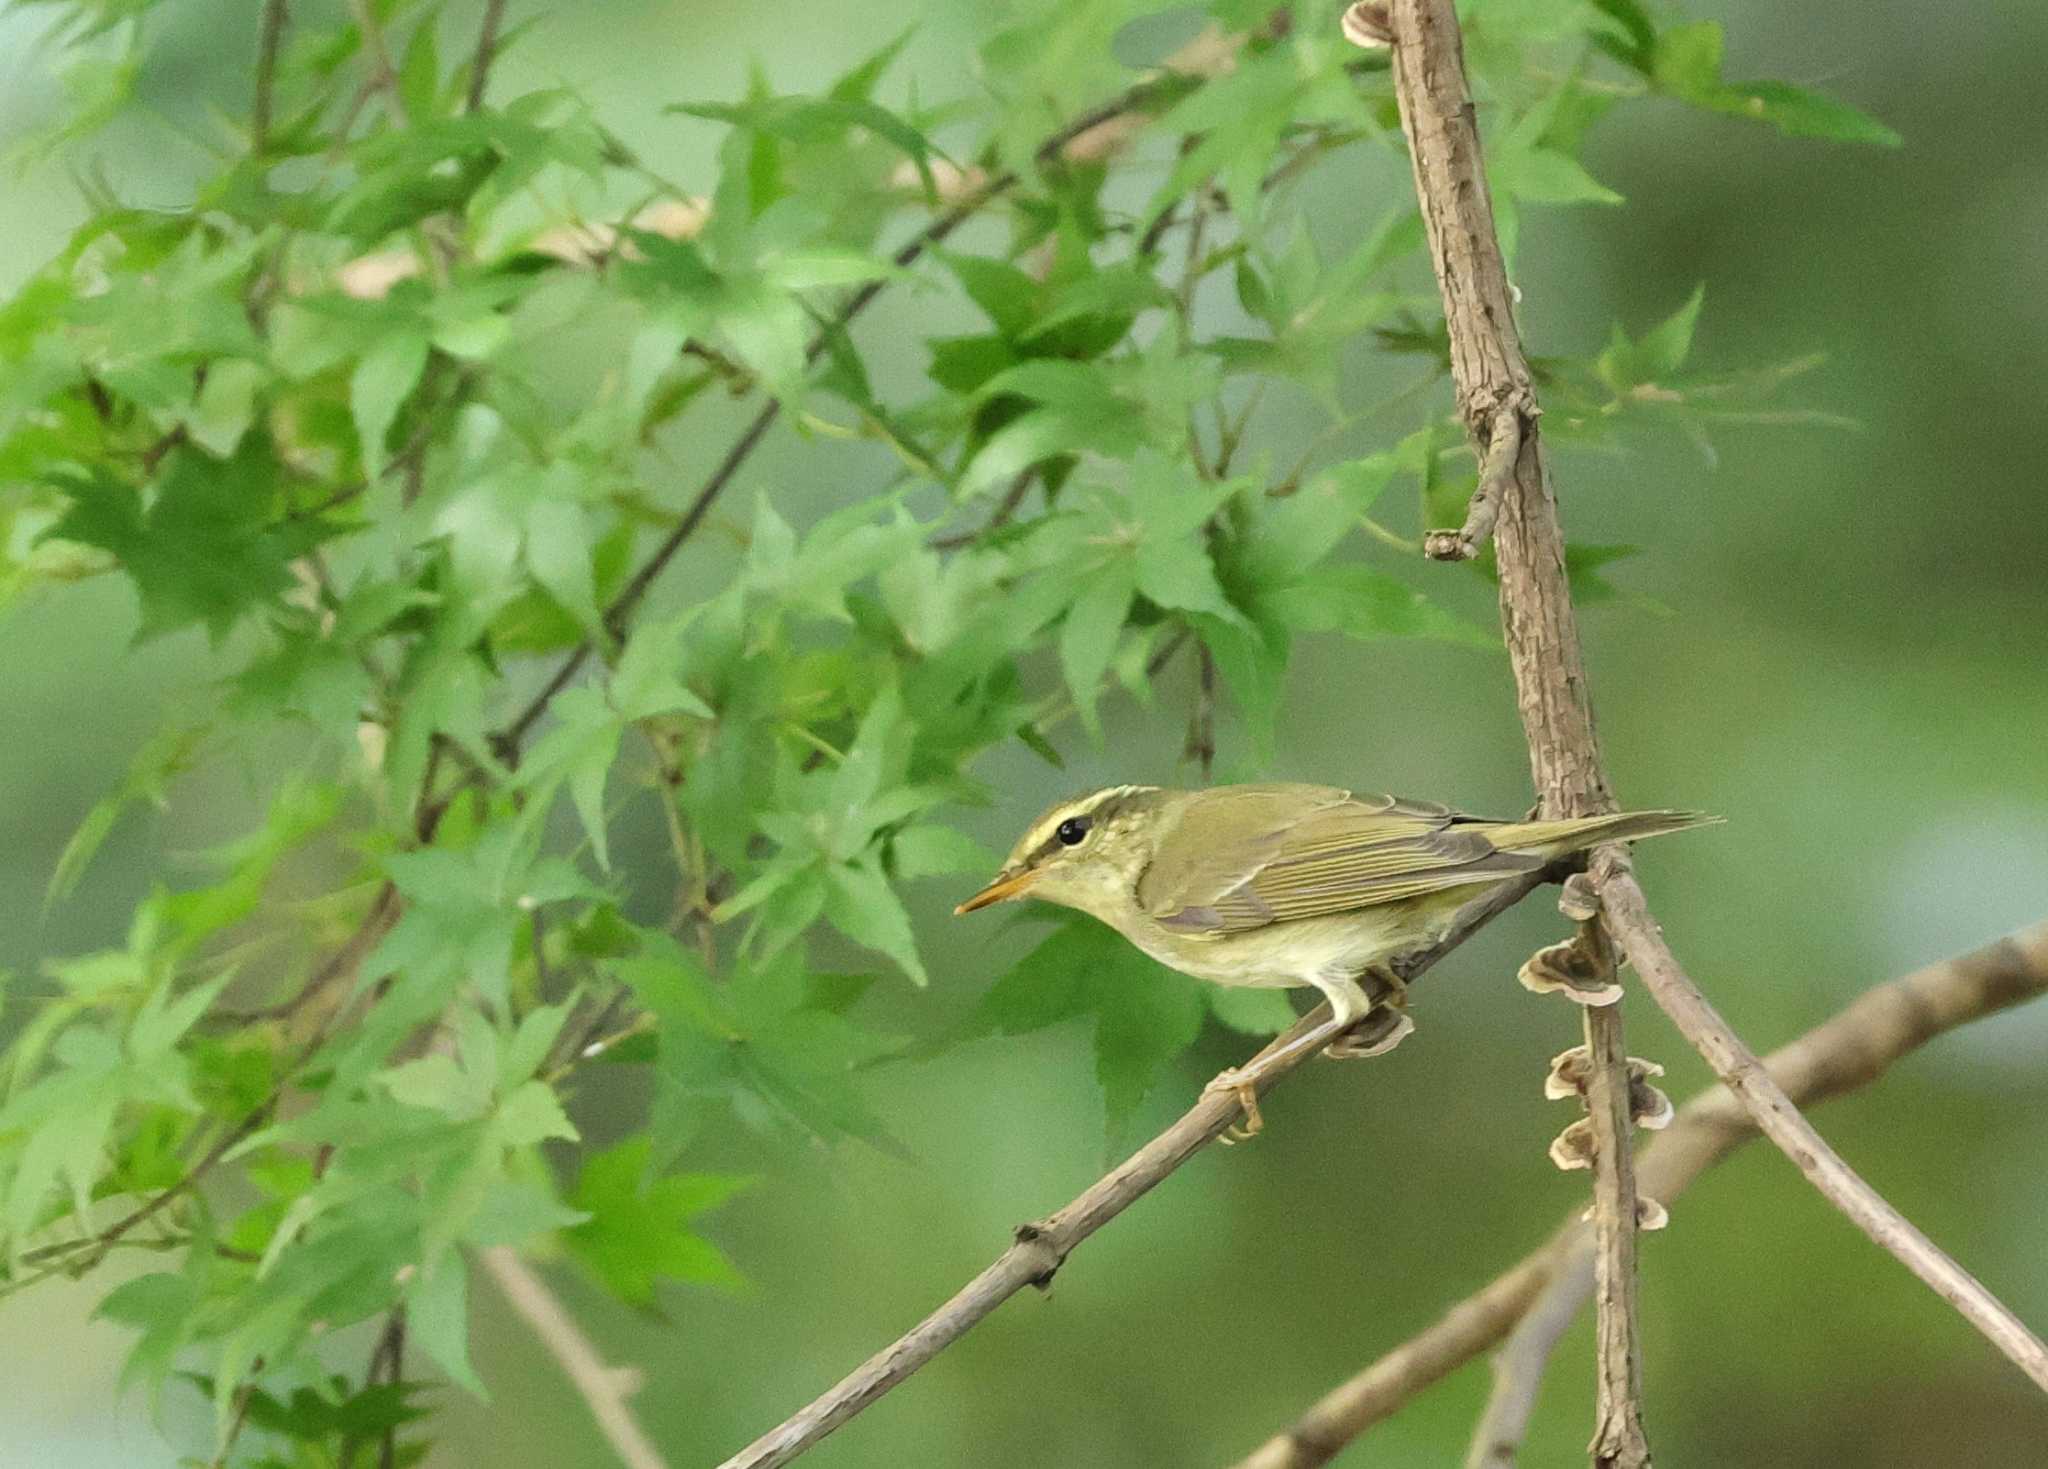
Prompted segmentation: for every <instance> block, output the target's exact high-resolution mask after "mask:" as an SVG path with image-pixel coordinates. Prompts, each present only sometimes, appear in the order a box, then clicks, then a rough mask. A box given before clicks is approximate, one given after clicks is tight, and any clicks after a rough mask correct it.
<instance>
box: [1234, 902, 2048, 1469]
mask: <svg viewBox="0 0 2048 1469" xmlns="http://www.w3.org/2000/svg"><path fill="white" fill-rule="evenodd" d="M2044 995H2048V922H2043V923H2037V924H2034V925H2033V926H2032V927H2030V928H2025V929H2022V930H2020V931H2019V932H2017V933H2014V934H2011V935H2008V936H2007V937H2005V938H2001V939H1997V940H1994V941H1993V942H1991V943H1989V944H1986V945H1984V946H1983V947H1982V948H1979V949H1975V950H1972V951H1971V952H1970V953H1967V954H1962V955H1959V956H1957V957H1956V958H1953V959H1945V960H1942V961H1941V962H1940V963H1937V964H1931V965H1929V966H1928V967H1926V968H1925V969H1920V970H1916V971H1915V972H1913V973H1911V974H1908V975H1906V976H1904V977H1903V978H1900V979H1894V980H1891V981H1889V982H1888V983H1885V984H1881V985H1878V986H1877V987H1876V988H1874V989H1871V990H1868V991H1866V992H1865V993H1864V994H1862V995H1861V996H1859V997H1858V998H1857V999H1856V1000H1855V1001H1853V1002H1852V1003H1851V1004H1849V1005H1848V1006H1847V1007H1846V1008H1844V1009H1843V1010H1841V1011H1840V1012H1839V1013H1837V1014H1836V1015H1834V1016H1832V1017H1830V1018H1829V1019H1827V1020H1825V1021H1823V1022H1822V1023H1821V1024H1819V1025H1817V1026H1815V1027H1814V1028H1813V1029H1812V1030H1809V1031H1807V1032H1806V1033H1805V1034H1804V1035H1802V1036H1800V1037H1799V1038H1798V1039H1797V1040H1795V1041H1792V1042H1791V1043H1790V1044H1788V1045H1786V1046H1783V1047H1781V1048H1780V1049H1778V1050H1776V1051H1774V1052H1772V1053H1771V1055H1770V1056H1769V1057H1768V1058H1767V1059H1766V1060H1765V1061H1764V1063H1763V1068H1764V1071H1765V1072H1766V1073H1767V1074H1768V1075H1769V1076H1770V1078H1771V1080H1772V1081H1773V1082H1775V1083H1776V1084H1777V1085H1778V1086H1780V1087H1782V1088H1783V1089H1784V1091H1785V1094H1786V1095H1787V1096H1788V1097H1790V1098H1792V1099H1793V1100H1794V1101H1796V1102H1799V1103H1803V1104H1805V1105H1809V1106H1811V1105H1814V1104H1817V1103H1822V1102H1827V1101H1830V1100H1832V1099H1834V1098H1835V1097H1839V1096H1842V1095H1844V1094H1846V1093H1848V1092H1852V1091H1855V1090H1857V1089H1858V1088H1859V1087H1864V1086H1868V1085H1869V1084H1870V1083H1872V1082H1874V1081H1876V1080H1877V1079H1878V1078H1879V1077H1881V1076H1883V1075H1884V1073H1885V1072H1886V1071H1887V1070H1889V1069H1890V1068H1891V1066H1892V1065H1893V1064H1894V1063H1895V1062H1897V1061H1899V1060H1900V1059H1901V1058H1902V1057H1905V1056H1907V1055H1910V1054H1911V1053H1912V1052H1914V1051H1916V1050H1918V1049H1919V1048H1920V1047H1921V1046H1924V1045H1926V1044H1927V1043H1928V1042H1929V1041H1931V1040H1933V1039H1935V1038H1936V1037H1937V1036H1941V1035H1945V1034H1946V1033H1948V1032H1949V1031H1951V1030H1954V1029H1955V1028H1957V1027H1958V1026H1961V1025H1967V1024H1969V1023H1970V1022H1972V1021H1976V1020H1983V1019H1985V1018H1987V1017H1989V1016H1992V1015H1996V1014H1998V1013H1999V1012H2001V1011H2003V1010H2007V1009H2010V1008H2011V1007H2013V1006H2014V1005H2018V1004H2022V1003H2024V1002H2026V1001H2028V1000H2034V999H2039V998H2041V997H2042V996H2044ZM1756 1135H1757V1134H1756V1123H1755V1120H1754V1118H1753V1117H1752V1116H1751V1114H1750V1113H1749V1111H1748V1110H1747V1109H1746V1108H1745V1107H1744V1106H1743V1105H1742V1104H1741V1103H1739V1102H1737V1101H1736V1099H1735V1097H1734V1096H1733V1095H1732V1094H1731V1093H1730V1092H1729V1090H1728V1088H1726V1087H1725V1086H1716V1087H1711V1088H1709V1089H1708V1090H1706V1091H1704V1092H1702V1093H1700V1094H1699V1095H1698V1096H1696V1097H1694V1098H1693V1099H1692V1100H1691V1101H1689V1102H1687V1103H1686V1104H1685V1106H1683V1107H1681V1108H1680V1109H1679V1112H1678V1117H1677V1119H1676V1120H1675V1121H1674V1122H1673V1123H1672V1124H1671V1126H1670V1127H1669V1128H1668V1129H1667V1130H1666V1131H1664V1132H1663V1133H1661V1134H1659V1135H1658V1137H1657V1139H1656V1140H1655V1141H1654V1142H1652V1143H1651V1144H1650V1145H1649V1146H1648V1147H1647V1148H1645V1149H1644V1150H1643V1154H1642V1157H1641V1158H1639V1159H1638V1160H1637V1164H1636V1179H1637V1183H1638V1186H1639V1187H1640V1189H1641V1191H1642V1192H1643V1194H1644V1195H1646V1196H1647V1197H1650V1198H1654V1199H1657V1200H1659V1201H1660V1202H1663V1203H1666V1204H1669V1203H1670V1202H1671V1201H1673V1200H1675V1199H1677V1198H1678V1197H1679V1196H1680V1195H1681V1194H1683V1193H1684V1192H1685V1191H1686V1189H1687V1188H1689V1187H1690V1186H1691V1185H1692V1183H1693V1181H1694V1180H1695V1179H1697V1178H1698V1177H1699V1176H1700V1175H1701V1174H1703V1173H1705V1172H1706V1171H1707V1170H1708V1169H1709V1168H1712V1167H1713V1166H1714V1165H1715V1164H1716V1163H1719V1162H1720V1161H1721V1160H1722V1159H1723V1158H1725V1157H1727V1156H1728V1155H1729V1154H1730V1153H1732V1152H1734V1151H1735V1150H1736V1149H1737V1148H1739V1147H1741V1146H1742V1145H1743V1144H1744V1143H1747V1142H1749V1141H1750V1140H1751V1139H1752V1138H1754V1137H1755V1136H1756ZM1592 1265H1593V1240H1592V1234H1591V1232H1590V1231H1589V1230H1588V1229H1587V1228H1586V1226H1585V1225H1584V1224H1583V1223H1581V1222H1580V1221H1579V1220H1578V1219H1577V1218H1576V1217H1574V1218H1572V1219H1568V1220H1567V1221H1566V1222H1565V1223H1564V1225H1563V1226H1562V1227H1561V1228H1560V1229H1559V1230H1558V1231H1557V1232H1556V1233H1555V1234H1554V1235H1553V1236H1552V1237H1551V1239H1550V1240H1549V1242H1548V1243H1546V1244H1544V1245H1542V1246H1540V1247H1539V1248H1538V1249H1536V1250H1535V1251H1533V1252H1532V1253H1531V1254H1529V1255H1528V1256H1526V1257H1525V1258H1523V1259H1522V1260H1520V1261H1518V1262H1517V1263H1516V1264H1515V1265H1513V1266H1512V1267H1510V1268H1509V1269H1508V1270H1506V1271H1505V1272H1503V1273H1502V1274H1501V1275H1499V1276H1498V1277H1496V1278H1495V1279H1494V1280H1493V1281H1491V1282H1489V1283H1488V1284H1487V1285H1485V1286H1484V1287H1482V1288H1481V1289H1480V1290H1479V1291H1477V1292H1475V1293H1474V1294H1473V1295H1471V1296H1469V1297H1467V1298H1466V1299H1465V1300H1463V1301H1460V1302H1459V1303H1458V1304H1457V1305H1455V1306H1453V1307H1452V1308H1451V1309H1450V1310H1449V1311H1448V1312H1446V1313H1445V1314H1444V1316H1443V1317H1442V1318H1441V1319H1440V1320H1438V1321H1437V1322H1436V1323H1435V1324H1434V1325H1432V1326H1429V1327H1427V1328H1426V1329H1424V1330H1423V1331H1421V1332H1419V1333H1418V1334H1416V1335H1415V1336H1413V1337H1411V1338H1410V1339H1409V1340H1407V1341H1406V1342H1403V1343H1402V1344H1401V1345H1400V1346H1398V1347H1396V1348H1394V1350H1392V1351H1391V1352H1388V1353H1387V1354H1386V1355H1385V1356H1383V1357H1381V1358H1380V1359H1379V1360H1378V1361H1376V1362H1374V1363H1372V1364H1371V1365H1370V1366H1368V1367H1366V1368H1365V1369H1364V1370H1363V1371H1361V1372H1359V1373H1358V1374H1357V1375H1356V1376H1354V1377H1352V1378H1351V1379H1350V1380H1349V1381H1346V1382H1344V1383H1341V1384H1340V1385H1338V1386H1337V1387H1336V1388H1334V1389H1332V1390H1331V1391H1330V1392H1329V1393H1327V1394H1325V1395H1324V1396H1323V1398H1322V1399H1321V1400H1320V1401H1318V1402H1317V1403H1316V1404H1315V1405H1314V1406H1313V1407H1311V1408H1309V1409H1308V1410H1307V1411H1306V1412H1305V1413H1303V1414H1302V1415H1301V1417H1300V1418H1299V1419H1297V1420H1296V1421H1295V1423H1294V1424H1293V1425H1292V1426H1291V1427H1290V1428H1288V1429H1287V1430H1285V1431H1284V1432H1282V1433H1279V1434H1276V1435H1275V1436H1274V1437H1272V1438H1271V1439H1268V1440H1267V1441H1266V1442H1265V1443H1264V1444H1262V1445H1261V1446H1260V1447H1259V1448H1258V1449H1257V1450H1256V1451H1255V1452H1253V1453H1252V1454H1251V1455H1249V1456H1248V1457H1246V1458H1244V1459H1242V1460H1240V1461H1239V1462H1238V1464H1237V1465H1236V1469H1317V1466H1319V1465H1322V1464H1327V1463H1328V1462H1329V1461H1330V1460H1331V1459H1333V1458H1335V1457H1336V1456H1337V1455H1338V1454H1339V1453H1340V1452H1342V1451H1343V1449H1344V1447H1345V1446H1346V1445H1347V1444H1349V1443H1350V1442H1351V1441H1352V1440H1353V1439H1354V1438H1356V1437H1358V1435H1359V1434H1361V1433H1363V1432H1365V1431H1366V1430H1367V1429H1368V1428H1371V1427H1372V1426H1373V1425H1374V1424H1376V1423H1379V1422H1382V1421H1384V1420H1385V1419H1387V1418H1389V1417H1391V1416H1392V1415H1393V1414H1394V1413H1395V1412H1396V1411H1398V1410H1399V1409H1400V1408H1401V1407H1402V1406H1403V1405H1404V1404H1405V1403H1407V1402H1408V1401H1410V1400H1411V1399H1412V1398H1414V1397H1416V1396H1417V1395H1419V1394H1420V1393H1422V1392H1424V1391H1426V1390H1427V1389H1428V1388H1430V1387H1432V1386H1434V1385H1435V1384H1436V1383H1438V1382H1440V1381H1442V1380H1443V1379H1444V1378H1445V1377H1447V1376H1449V1375H1450V1374H1451V1373H1453V1372H1455V1371H1457V1370H1458V1368H1460V1367H1462V1366H1464V1365H1465V1364H1466V1363H1467V1362H1470V1361H1471V1360H1473V1359H1474V1358H1475V1357H1477V1356H1479V1355H1480V1354H1481V1353H1483V1352H1485V1351H1488V1350H1490V1349H1491V1348H1493V1347H1494V1346H1496V1345H1498V1344H1499V1343H1500V1342H1501V1341H1502V1340H1503V1339H1504V1338H1505V1337H1507V1335H1508V1334H1509V1332H1510V1331H1511V1330H1512V1329H1513V1328H1514V1327H1515V1325H1516V1323H1517V1322H1519V1321H1521V1320H1523V1319H1524V1318H1525V1317H1526V1316H1527V1315H1528V1314H1529V1313H1530V1311H1531V1310H1532V1309H1533V1308H1534V1304H1535V1302H1536V1301H1537V1300H1538V1298H1539V1297H1540V1296H1542V1295H1543V1293H1544V1292H1545V1291H1546V1290H1553V1289H1555V1290H1566V1289H1568V1288H1570V1287H1569V1286H1568V1284H1566V1283H1567V1282H1569V1281H1571V1280H1572V1279H1574V1278H1575V1277H1576V1278H1579V1280H1580V1284H1579V1285H1578V1286H1577V1287H1576V1304H1577V1305H1583V1304H1584V1302H1585V1298H1586V1296H1587V1294H1588V1293H1589V1292H1590V1291H1591V1290H1592V1280H1593V1276H1592ZM1581 1272H1582V1274H1581ZM1540 1366H1541V1364H1540V1363H1532V1364H1531V1365H1530V1367H1529V1368H1528V1369H1526V1370H1529V1371H1540ZM1532 1391H1533V1388H1532Z"/></svg>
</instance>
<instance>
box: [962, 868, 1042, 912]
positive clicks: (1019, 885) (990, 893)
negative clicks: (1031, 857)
mask: <svg viewBox="0 0 2048 1469" xmlns="http://www.w3.org/2000/svg"><path fill="white" fill-rule="evenodd" d="M1038 876H1039V875H1038V874H1037V873H1036V872H1033V871H1032V870H1031V869H1030V868H1028V867H1026V868H1020V869H1018V870H1016V871H1014V872H1012V871H1010V870H1008V869H1007V868H1006V869H1005V870H1003V871H1001V872H998V873H997V874H996V875H995V879H994V880H993V881H992V882H990V883H989V885H988V886H987V887H985V888H983V889H982V890H981V891H980V892H978V893H976V894H975V895H974V896H973V897H971V898H969V899H968V900H967V901H966V902H964V903H962V904H961V905H960V906H959V907H957V908H955V909H954V910H953V911H954V913H956V914H959V913H972V912H973V911H974V910H975V909H976V908H986V907H987V906H988V905H989V904H991V903H1000V902H1003V901H1004V900H1005V899H1008V898H1020V897H1022V896H1023V895H1024V891H1025V889H1027V888H1029V887H1030V886H1031V885H1032V884H1033V883H1035V882H1037V881H1038Z"/></svg>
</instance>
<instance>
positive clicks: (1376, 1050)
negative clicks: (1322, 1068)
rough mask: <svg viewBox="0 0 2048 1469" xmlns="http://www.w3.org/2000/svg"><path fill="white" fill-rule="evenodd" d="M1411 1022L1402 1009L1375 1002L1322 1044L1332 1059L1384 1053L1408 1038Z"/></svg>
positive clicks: (1413, 1026) (1358, 1057) (1361, 1058)
mask: <svg viewBox="0 0 2048 1469" xmlns="http://www.w3.org/2000/svg"><path fill="white" fill-rule="evenodd" d="M1414 1029H1415V1022H1414V1021H1413V1020H1410V1019H1409V1018H1408V1012H1407V1011H1406V1010H1405V1009H1399V1008H1395V1007H1391V1006H1386V1005H1375V1006H1374V1007H1373V1008H1372V1010H1371V1012H1370V1013H1368V1014H1367V1015H1366V1017H1365V1018H1364V1019H1363V1020H1361V1021H1359V1022H1358V1023H1357V1024H1356V1025H1354V1026H1352V1027H1351V1029H1349V1030H1347V1031H1345V1032H1344V1033H1343V1034H1342V1035H1340V1036H1338V1037H1337V1038H1336V1039H1335V1040H1333V1041H1331V1042H1330V1044H1329V1045H1327V1046H1325V1047H1324V1048H1323V1054H1324V1055H1325V1056H1328V1057H1329V1058H1330V1059H1331V1060H1332V1061H1361V1060H1364V1059H1365V1058H1366V1057H1367V1056H1384V1055H1386V1053H1387V1052H1389V1051H1391V1050H1393V1049H1394V1047H1396V1046H1398V1045H1400V1044H1401V1042H1402V1041H1404V1040H1406V1039H1407V1038H1408V1035H1409V1033H1410V1032H1411V1031H1413V1030H1414Z"/></svg>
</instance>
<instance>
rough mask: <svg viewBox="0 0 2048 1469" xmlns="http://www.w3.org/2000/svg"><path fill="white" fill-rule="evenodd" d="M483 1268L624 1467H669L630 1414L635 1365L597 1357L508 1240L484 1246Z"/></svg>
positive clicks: (636, 1373) (635, 1386) (635, 1382)
mask: <svg viewBox="0 0 2048 1469" xmlns="http://www.w3.org/2000/svg"><path fill="white" fill-rule="evenodd" d="M480 1258H481V1259H482V1260H483V1265H484V1269H486V1270H488V1271H489V1272H490V1273H491V1278H492V1279H493V1280H495V1281H497V1283H498V1289H499V1290H501V1291H503V1292H504V1293H505V1299H506V1300H507V1301H508V1302H510V1303H511V1306H512V1309H513V1310H515V1311H517V1312H518V1313H519V1317H520V1319H521V1320H522V1321H524V1322H525V1323H526V1324H527V1326H528V1327H529V1328H531V1330H532V1331H533V1334H534V1335H535V1336H536V1337H538V1338H540V1343H541V1345H542V1346H544V1347H546V1348H547V1350H548V1355H549V1356H551V1357H553V1358H554V1359H555V1364H556V1365H557V1366H559V1367H560V1368H561V1369H562V1375H563V1376H565V1377H567V1378H568V1379H569V1385H570V1386H571V1387H573V1388H575V1389H576V1395H577V1396H578V1397H580V1398H582V1399H583V1402H584V1406H586V1407H588V1408H589V1409H590V1416H591V1417H593V1418H595V1419H596V1420H597V1426H598V1430H599V1431H600V1432H602V1433H603V1434H604V1439H605V1442H606V1443H608V1444H610V1445H611V1447H612V1452H613V1453H615V1454H617V1455H618V1456H619V1462H620V1463H622V1464H624V1465H625V1466H626V1469H668V1462H667V1460H665V1459H663V1458H662V1456H661V1451H660V1450H659V1449H657V1448H655V1446H654V1441H653V1440H652V1439H650V1438H648V1436H647V1431H646V1430H645V1429H643V1428H642V1427H641V1426H640V1420H639V1419H638V1418H636V1417H634V1416H633V1409H632V1406H631V1405H630V1403H629V1402H628V1401H627V1400H628V1399H630V1398H631V1397H632V1396H633V1394H634V1393H635V1392H637V1391H639V1389H640V1383H641V1373H640V1370H639V1369H638V1368H635V1367H613V1366H609V1365H607V1364H606V1362H605V1360H604V1358H602V1357H600V1356H599V1355H598V1352H597V1348H596V1347H595V1346H593V1345H592V1344H591V1341H590V1338H589V1337H588V1336H586V1335H584V1332H583V1328H582V1327H580V1326H578V1325H577V1324H576V1318H575V1317H573V1316H571V1315H570V1314H569V1312H568V1309H567V1308H566V1307H565V1306H563V1304H562V1303H561V1301H560V1300H559V1299H558V1298H557V1297H556V1295H555V1293H554V1292H553V1291H552V1290H550V1289H549V1288H548V1283H547V1282H546V1281H544V1280H542V1279H541V1278H540V1276H539V1275H537V1274H536V1273H535V1272H534V1271H532V1270H531V1269H529V1268H528V1267H527V1264H526V1262H525V1261H524V1260H522V1259H520V1258H519V1255H518V1253H517V1252H516V1251H514V1250H513V1249H512V1247H511V1246H510V1245H494V1246H492V1247H491V1248H490V1249H487V1250H485V1251H483V1253H482V1255H481V1257H480Z"/></svg>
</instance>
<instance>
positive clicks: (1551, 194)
mask: <svg viewBox="0 0 2048 1469" xmlns="http://www.w3.org/2000/svg"><path fill="white" fill-rule="evenodd" d="M1487 172H1488V173H1489V174H1490V175H1491V176H1492V183H1493V186H1494V188H1495V189H1496V190H1498V191H1500V192H1502V193H1505V194H1507V195H1508V196H1510V197H1511V198H1516V199H1523V200H1526V201H1528V202H1529V203H1531V204H1619V203H1621V202H1622V198H1621V195H1619V194H1617V193H1615V192H1614V190H1612V189H1610V188H1608V187H1607V186H1606V185H1605V184H1603V183H1601V182H1600V181H1599V180H1598V179H1596V178H1594V177H1593V176H1592V175H1591V174H1590V173H1587V172H1586V169H1585V166H1584V165H1583V164H1581V163H1580V162H1579V161H1578V160H1577V159H1576V158H1573V157H1572V156H1570V155H1569V154H1566V153H1560V152H1558V151H1557V150H1555V149H1553V148H1530V149H1527V150H1525V151H1522V152H1512V153H1502V154H1500V155H1499V156H1498V157H1496V158H1494V159H1492V160H1490V161H1489V163H1488V167H1487Z"/></svg>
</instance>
